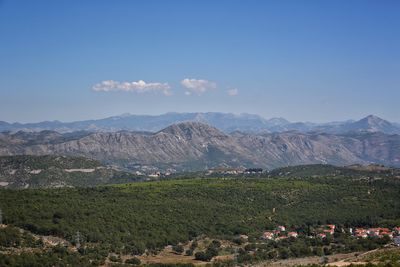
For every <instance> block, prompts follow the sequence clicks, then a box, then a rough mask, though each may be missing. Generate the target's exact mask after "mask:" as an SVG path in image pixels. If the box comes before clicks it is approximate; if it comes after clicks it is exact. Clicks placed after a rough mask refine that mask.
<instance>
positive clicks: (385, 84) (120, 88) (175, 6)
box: [0, 0, 400, 122]
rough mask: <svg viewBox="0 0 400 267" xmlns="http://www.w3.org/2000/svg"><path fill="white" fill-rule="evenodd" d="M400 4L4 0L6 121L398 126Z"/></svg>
mask: <svg viewBox="0 0 400 267" xmlns="http://www.w3.org/2000/svg"><path fill="white" fill-rule="evenodd" d="M399 14H400V1H397V0H393V1H390V0H387V1H378V0H376V1H367V0H362V1H357V0H351V1H347V0H346V1H345V0H342V1H341V0H337V1H322V0H321V1H313V0H304V1H299V0H296V1H289V0H287V1H286V0H284V1H278V0H277V1H259V0H246V1H244V0H241V1H235V0H229V1H228V0H226V1H223V0H219V1H215V0H210V1H206V0H197V1H191V0H187V1H182V0H177V1H173V0H159V1H154V0H143V1H139V0H136V1H122V0H117V1H111V0H110V1H101V0H96V1H95V0H92V1H89V0H82V1H71V0H68V1H67V0H64V1H62V0H58V1H41V0H38V1H19V0H13V1H11V0H0V120H5V121H10V122H13V121H21V122H32V121H42V120H56V119H57V120H62V121H73V120H81V119H89V118H102V117H107V116H112V115H117V114H121V113H125V112H129V113H134V114H160V113H165V112H169V111H176V112H188V111H190V112H194V111H221V112H234V113H242V112H245V113H255V114H260V115H262V116H264V117H266V118H270V117H285V118H287V119H289V120H291V121H316V122H321V121H332V120H343V119H350V118H351V119H358V118H361V117H363V116H366V115H368V114H376V115H378V116H381V117H383V118H386V119H388V120H391V121H397V122H400V108H399V99H400V16H399Z"/></svg>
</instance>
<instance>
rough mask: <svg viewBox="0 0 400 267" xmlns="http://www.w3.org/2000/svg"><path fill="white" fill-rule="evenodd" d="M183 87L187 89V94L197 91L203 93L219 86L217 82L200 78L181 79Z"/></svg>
mask: <svg viewBox="0 0 400 267" xmlns="http://www.w3.org/2000/svg"><path fill="white" fill-rule="evenodd" d="M181 84H182V86H183V87H185V88H186V89H187V91H186V92H185V94H186V95H188V93H192V92H193V93H197V94H199V95H201V94H202V93H204V92H206V91H208V90H211V89H215V88H217V84H216V83H215V82H211V81H207V80H198V79H188V78H186V79H183V80H182V81H181Z"/></svg>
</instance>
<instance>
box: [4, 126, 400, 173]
mask: <svg viewBox="0 0 400 267" xmlns="http://www.w3.org/2000/svg"><path fill="white" fill-rule="evenodd" d="M35 134H36V135H37V133H35ZM31 135H32V134H29V133H23V134H22V133H16V134H10V133H1V134H0V155H16V154H28V155H46V154H51V155H74V156H86V157H89V158H94V159H98V160H101V161H103V162H112V163H117V164H121V165H124V166H132V165H150V166H158V167H161V168H168V167H172V168H175V169H178V170H195V169H197V170H200V169H204V168H207V167H208V168H210V167H215V166H220V165H226V166H245V167H253V166H258V167H263V168H275V167H281V166H287V165H298V164H311V163H329V164H336V165H349V164H354V163H362V164H363V163H380V164H386V165H392V166H399V165H400V135H388V134H383V133H379V132H375V133H370V132H357V133H349V134H336V135H335V134H324V133H308V134H305V133H299V132H284V133H273V134H246V133H241V132H235V133H233V134H230V135H228V134H225V133H223V132H221V131H219V130H217V129H216V128H213V127H211V126H208V125H206V124H202V123H198V122H185V123H180V124H175V125H172V126H169V127H167V128H165V129H163V130H161V131H159V132H156V133H153V134H148V133H135V132H127V131H123V132H114V133H92V134H88V133H86V134H80V135H75V136H74V135H71V134H70V136H69V137H68V138H66V137H64V135H60V134H58V133H55V132H50V131H47V132H45V133H43V132H41V133H40V134H39V136H40V138H36V139H35V140H36V141H35V142H33V141H32V138H31ZM71 136H72V137H71ZM38 140H39V141H38Z"/></svg>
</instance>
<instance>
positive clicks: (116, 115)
mask: <svg viewBox="0 0 400 267" xmlns="http://www.w3.org/2000/svg"><path fill="white" fill-rule="evenodd" d="M170 113H176V114H183V113H221V114H233V115H236V116H239V115H256V116H260V117H262V118H263V119H266V120H269V119H285V120H287V121H289V122H290V123H296V122H305V123H317V124H318V123H321V124H323V123H331V122H345V121H358V120H361V119H364V118H366V117H368V116H371V115H372V116H377V115H376V114H366V115H364V116H362V117H360V118H346V119H342V120H341V119H336V120H330V121H310V120H298V121H292V120H289V119H287V118H285V117H282V116H280V117H265V116H262V115H260V114H254V113H247V112H242V113H235V112H220V111H207V112H200V111H199V112H196V111H190V112H189V111H188V112H175V111H168V112H165V113H159V114H139V113H138V114H133V113H129V112H125V113H121V114H114V115H109V116H105V117H98V118H86V119H82V120H68V121H63V120H59V119H53V120H38V121H28V122H24V121H6V120H1V119H0V122H1V121H4V122H7V123H22V124H26V123H40V122H46V121H49V122H52V121H59V122H62V123H70V122H77V121H88V120H101V119H107V118H112V117H121V116H129V115H132V116H162V115H166V114H170ZM377 117H379V118H381V119H384V120H387V119H386V118H384V117H380V116H377ZM387 121H389V122H391V123H399V122H397V121H391V120H387Z"/></svg>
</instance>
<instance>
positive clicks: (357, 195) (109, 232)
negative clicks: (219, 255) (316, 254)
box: [0, 178, 400, 254]
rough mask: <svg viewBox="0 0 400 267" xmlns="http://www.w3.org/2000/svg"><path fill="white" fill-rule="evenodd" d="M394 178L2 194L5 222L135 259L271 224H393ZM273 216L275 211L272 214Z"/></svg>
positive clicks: (397, 189) (397, 210) (196, 182)
mask: <svg viewBox="0 0 400 267" xmlns="http://www.w3.org/2000/svg"><path fill="white" fill-rule="evenodd" d="M399 185H400V182H399V180H397V179H379V180H368V181H364V180H349V179H335V178H332V179H323V178H310V179H308V180H296V179H283V178H281V179H191V180H172V181H161V182H143V183H133V184H125V185H119V186H103V187H98V188H77V189H72V188H71V189H67V188H65V189H51V190H50V189H35V190H29V189H28V190H19V191H12V190H4V189H3V190H0V207H1V209H2V211H3V217H4V222H5V223H7V224H12V225H16V226H19V227H21V228H23V229H28V230H30V231H32V232H34V233H38V234H45V235H55V236H60V237H64V238H66V239H67V240H69V241H73V240H74V234H75V233H76V231H80V232H81V233H82V235H83V237H84V240H85V241H86V242H102V244H104V245H107V246H110V248H111V249H112V250H121V249H122V250H124V251H126V252H130V253H134V254H136V253H141V252H143V251H144V249H146V248H148V249H157V248H160V247H163V246H165V245H168V244H177V243H178V242H180V241H186V240H189V239H191V238H193V237H196V236H199V235H202V234H203V235H207V236H210V237H223V238H229V237H233V236H235V235H237V234H247V235H249V236H251V237H255V238H256V237H258V236H260V234H261V232H262V231H263V230H265V229H268V228H271V227H274V226H275V225H276V224H277V223H279V224H285V225H288V226H293V227H296V226H301V225H314V224H322V223H335V224H345V225H376V224H380V225H395V224H397V223H399V221H398V218H400V199H399V197H398V196H399V194H400V186H399ZM274 211H275V212H274Z"/></svg>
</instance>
